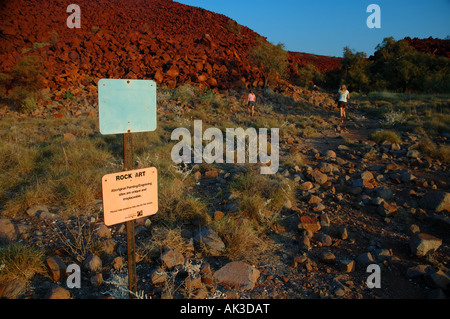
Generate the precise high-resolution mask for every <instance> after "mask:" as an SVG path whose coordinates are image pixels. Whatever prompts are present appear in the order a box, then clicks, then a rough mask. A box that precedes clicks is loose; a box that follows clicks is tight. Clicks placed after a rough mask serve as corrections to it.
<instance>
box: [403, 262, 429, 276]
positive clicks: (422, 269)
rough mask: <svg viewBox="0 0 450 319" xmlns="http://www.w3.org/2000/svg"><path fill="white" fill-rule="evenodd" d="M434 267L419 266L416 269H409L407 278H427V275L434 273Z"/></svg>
mask: <svg viewBox="0 0 450 319" xmlns="http://www.w3.org/2000/svg"><path fill="white" fill-rule="evenodd" d="M432 271H433V267H431V266H430V265H417V266H414V267H409V268H408V269H407V270H406V278H416V277H420V276H425V275H426V274H427V273H429V272H432Z"/></svg>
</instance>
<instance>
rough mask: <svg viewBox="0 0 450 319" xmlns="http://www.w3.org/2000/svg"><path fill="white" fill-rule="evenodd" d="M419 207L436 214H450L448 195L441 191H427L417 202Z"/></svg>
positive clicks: (449, 194) (449, 196)
mask: <svg viewBox="0 0 450 319" xmlns="http://www.w3.org/2000/svg"><path fill="white" fill-rule="evenodd" d="M419 205H420V207H422V208H424V209H428V210H434V211H436V212H437V213H440V212H443V211H447V212H450V193H447V192H442V191H429V192H427V193H426V194H425V195H423V196H422V198H421V199H420V201H419Z"/></svg>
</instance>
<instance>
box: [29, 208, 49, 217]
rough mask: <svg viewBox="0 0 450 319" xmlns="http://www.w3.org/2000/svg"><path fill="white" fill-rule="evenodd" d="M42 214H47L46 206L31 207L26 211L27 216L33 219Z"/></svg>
mask: <svg viewBox="0 0 450 319" xmlns="http://www.w3.org/2000/svg"><path fill="white" fill-rule="evenodd" d="M43 212H46V213H49V211H48V207H47V205H33V206H31V207H30V208H28V209H27V215H28V216H30V217H35V216H36V215H37V216H38V217H39V215H40V214H41V213H43Z"/></svg>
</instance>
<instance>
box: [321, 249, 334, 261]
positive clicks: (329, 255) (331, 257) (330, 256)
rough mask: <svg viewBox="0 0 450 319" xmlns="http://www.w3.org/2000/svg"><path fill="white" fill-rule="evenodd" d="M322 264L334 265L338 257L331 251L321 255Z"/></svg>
mask: <svg viewBox="0 0 450 319" xmlns="http://www.w3.org/2000/svg"><path fill="white" fill-rule="evenodd" d="M319 259H320V261H321V262H323V263H326V264H334V263H335V262H336V256H335V255H334V254H333V253H332V252H330V251H324V252H322V253H321V254H320V255H319Z"/></svg>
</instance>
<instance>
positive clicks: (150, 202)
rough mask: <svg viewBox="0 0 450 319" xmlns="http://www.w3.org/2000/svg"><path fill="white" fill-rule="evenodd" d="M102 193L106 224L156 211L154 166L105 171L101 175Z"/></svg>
mask: <svg viewBox="0 0 450 319" xmlns="http://www.w3.org/2000/svg"><path fill="white" fill-rule="evenodd" d="M102 193H103V214H104V220H105V225H107V226H111V225H115V224H119V223H123V222H127V221H130V220H134V219H137V218H141V217H146V216H150V215H153V214H156V212H157V211H158V183H157V170H156V168H155V167H148V168H143V169H137V170H130V171H123V172H119V173H113V174H107V175H105V176H103V178H102Z"/></svg>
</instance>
